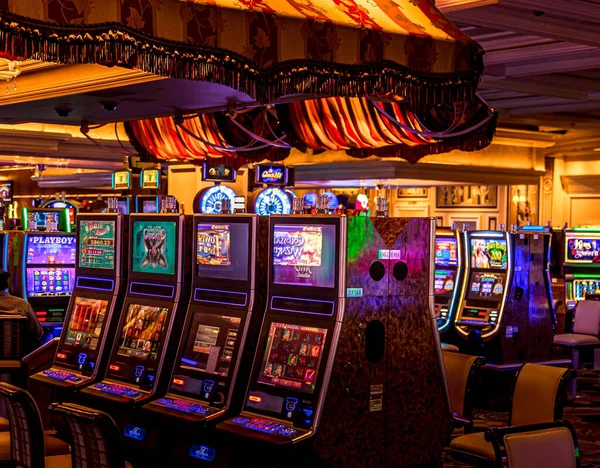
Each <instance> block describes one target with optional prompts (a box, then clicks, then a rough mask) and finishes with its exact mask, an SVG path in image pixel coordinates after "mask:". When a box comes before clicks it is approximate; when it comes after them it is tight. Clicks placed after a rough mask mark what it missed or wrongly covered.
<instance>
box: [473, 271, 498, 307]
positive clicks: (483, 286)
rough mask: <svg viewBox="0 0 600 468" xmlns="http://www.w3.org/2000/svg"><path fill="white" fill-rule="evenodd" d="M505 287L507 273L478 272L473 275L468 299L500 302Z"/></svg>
mask: <svg viewBox="0 0 600 468" xmlns="http://www.w3.org/2000/svg"><path fill="white" fill-rule="evenodd" d="M505 287H506V274H505V273H493V272H480V271H477V272H474V273H473V274H472V275H471V284H470V285H469V296H468V298H469V299H487V300H490V299H491V300H495V301H500V300H501V299H502V294H504V288H505Z"/></svg>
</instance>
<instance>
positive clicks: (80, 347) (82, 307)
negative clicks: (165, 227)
mask: <svg viewBox="0 0 600 468" xmlns="http://www.w3.org/2000/svg"><path fill="white" fill-rule="evenodd" d="M126 221H127V219H126V217H124V216H123V215H121V214H79V215H77V220H76V222H77V236H78V238H77V264H76V266H75V272H76V280H75V287H74V289H73V294H72V296H71V301H70V304H69V309H68V312H67V315H66V318H65V324H66V325H65V327H64V328H63V332H62V334H61V337H60V341H59V344H58V348H57V351H56V354H55V357H54V362H53V365H52V367H51V368H50V369H47V370H44V371H42V372H39V373H37V374H34V375H32V376H31V382H35V383H36V384H40V385H43V386H47V387H51V388H54V389H55V390H56V398H55V400H54V401H62V400H63V395H64V394H65V392H67V391H75V390H78V389H80V388H82V387H84V386H87V385H89V384H91V383H93V382H94V381H95V380H96V379H97V378H98V377H99V376H100V375H103V374H104V372H105V370H106V365H107V362H108V357H109V356H110V349H111V348H112V345H113V339H114V335H115V332H116V330H115V327H116V322H117V320H115V319H116V318H118V315H119V312H120V311H121V306H122V303H123V296H124V291H125V283H126V276H127V275H126V262H125V259H126V258H127V255H126V254H127V232H126Z"/></svg>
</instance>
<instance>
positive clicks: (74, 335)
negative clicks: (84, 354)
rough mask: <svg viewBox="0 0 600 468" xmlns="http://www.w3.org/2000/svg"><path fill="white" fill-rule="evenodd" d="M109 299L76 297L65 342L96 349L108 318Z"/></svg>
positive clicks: (92, 349)
mask: <svg viewBox="0 0 600 468" xmlns="http://www.w3.org/2000/svg"><path fill="white" fill-rule="evenodd" d="M107 308H108V301H107V300H105V299H88V298H85V297H76V298H75V306H74V310H73V313H72V314H71V319H70V320H69V324H68V326H67V331H66V334H65V340H64V343H65V344H66V345H69V346H77V347H79V348H84V349H88V350H90V351H95V350H96V348H97V347H98V341H99V339H100V334H101V333H102V327H103V325H104V322H105V320H106V310H107Z"/></svg>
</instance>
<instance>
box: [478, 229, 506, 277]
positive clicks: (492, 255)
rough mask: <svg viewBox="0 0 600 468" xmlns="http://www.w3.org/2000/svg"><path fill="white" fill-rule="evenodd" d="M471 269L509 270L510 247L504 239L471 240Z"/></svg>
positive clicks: (481, 238)
mask: <svg viewBox="0 0 600 468" xmlns="http://www.w3.org/2000/svg"><path fill="white" fill-rule="evenodd" d="M471 268H492V269H498V270H506V269H507V268H508V247H507V244H506V239H503V238H498V239H496V238H483V237H472V238H471Z"/></svg>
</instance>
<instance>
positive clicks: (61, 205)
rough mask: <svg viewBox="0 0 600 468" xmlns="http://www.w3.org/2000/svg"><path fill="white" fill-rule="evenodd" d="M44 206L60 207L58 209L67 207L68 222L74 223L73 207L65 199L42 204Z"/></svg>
mask: <svg viewBox="0 0 600 468" xmlns="http://www.w3.org/2000/svg"><path fill="white" fill-rule="evenodd" d="M44 207H45V208H54V209H56V208H60V209H64V208H67V210H68V211H69V224H75V215H76V213H75V207H74V206H73V205H72V204H71V203H68V202H66V201H63V200H55V201H53V202H50V203H47V204H46V205H44Z"/></svg>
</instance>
